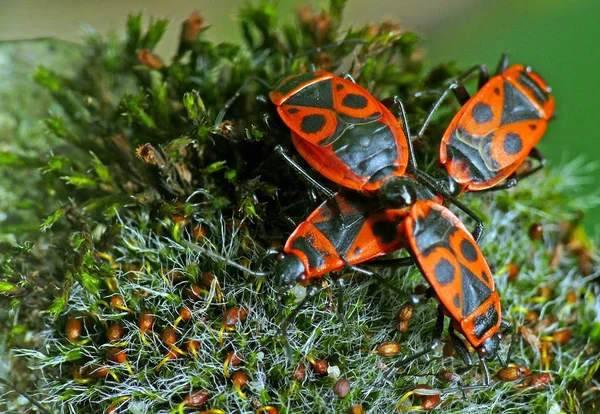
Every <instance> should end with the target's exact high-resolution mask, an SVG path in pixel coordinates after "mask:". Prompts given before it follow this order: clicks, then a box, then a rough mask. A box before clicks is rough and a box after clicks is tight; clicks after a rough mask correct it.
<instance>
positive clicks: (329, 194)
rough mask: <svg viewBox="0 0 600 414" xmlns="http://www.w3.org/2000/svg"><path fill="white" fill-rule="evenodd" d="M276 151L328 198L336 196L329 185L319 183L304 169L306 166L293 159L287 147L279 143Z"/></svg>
mask: <svg viewBox="0 0 600 414" xmlns="http://www.w3.org/2000/svg"><path fill="white" fill-rule="evenodd" d="M275 152H277V153H278V154H279V155H280V156H281V158H283V159H284V160H285V162H287V163H288V164H289V165H290V167H292V168H293V169H294V170H295V171H296V172H297V173H298V174H299V175H300V176H302V177H303V178H304V179H305V180H306V181H308V182H309V183H310V184H311V185H312V186H314V187H315V188H317V189H318V190H319V191H321V192H322V193H323V194H325V196H326V197H327V198H334V196H335V193H334V192H333V191H331V190H330V189H328V188H327V187H325V186H324V185H322V184H321V183H319V182H318V181H317V180H315V179H314V178H312V177H311V176H310V174H309V173H307V172H306V171H305V170H304V168H302V167H301V166H300V165H298V163H296V162H295V161H294V160H293V159H292V157H290V155H289V154H288V153H287V151H286V150H285V149H283V147H282V146H281V145H277V146H276V147H275Z"/></svg>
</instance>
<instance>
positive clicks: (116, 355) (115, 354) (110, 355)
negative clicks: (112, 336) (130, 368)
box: [106, 348, 127, 364]
mask: <svg viewBox="0 0 600 414" xmlns="http://www.w3.org/2000/svg"><path fill="white" fill-rule="evenodd" d="M106 359H108V360H109V361H112V362H116V363H118V364H122V363H123V362H125V361H127V353H126V352H125V351H124V350H122V349H119V348H110V349H109V350H108V351H106Z"/></svg>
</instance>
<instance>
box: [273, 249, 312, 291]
mask: <svg viewBox="0 0 600 414" xmlns="http://www.w3.org/2000/svg"><path fill="white" fill-rule="evenodd" d="M274 271H275V288H276V289H277V290H278V291H279V292H285V291H288V290H290V289H291V288H292V286H294V285H295V284H296V283H298V282H302V281H303V280H304V279H305V277H306V276H305V273H304V271H305V269H304V264H303V263H302V261H301V260H300V259H299V258H298V256H296V255H293V254H283V253H281V254H280V255H279V256H278V257H277V264H276V265H275V270H274Z"/></svg>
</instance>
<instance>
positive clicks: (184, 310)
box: [179, 306, 192, 321]
mask: <svg viewBox="0 0 600 414" xmlns="http://www.w3.org/2000/svg"><path fill="white" fill-rule="evenodd" d="M179 317H180V318H181V320H182V321H189V320H190V319H192V311H190V308H188V307H186V306H182V307H181V308H179Z"/></svg>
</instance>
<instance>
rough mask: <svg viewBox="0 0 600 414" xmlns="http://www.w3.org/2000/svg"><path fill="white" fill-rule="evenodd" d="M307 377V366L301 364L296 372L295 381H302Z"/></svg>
mask: <svg viewBox="0 0 600 414" xmlns="http://www.w3.org/2000/svg"><path fill="white" fill-rule="evenodd" d="M304 377H306V365H304V364H300V365H298V366H297V367H296V369H295V370H294V381H302V380H304Z"/></svg>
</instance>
